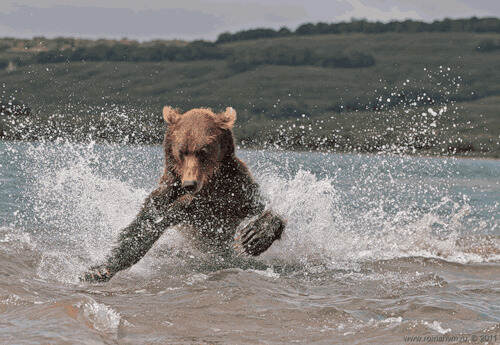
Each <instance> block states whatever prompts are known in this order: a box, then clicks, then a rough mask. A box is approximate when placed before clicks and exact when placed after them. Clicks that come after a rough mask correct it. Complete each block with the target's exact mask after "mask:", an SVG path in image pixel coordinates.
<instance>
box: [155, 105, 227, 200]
mask: <svg viewBox="0 0 500 345" xmlns="http://www.w3.org/2000/svg"><path fill="white" fill-rule="evenodd" d="M163 118H164V119H165V121H166V122H167V124H168V128H167V131H166V133H165V141H164V148H165V163H166V166H165V170H166V172H167V171H168V173H170V174H173V176H174V178H175V179H176V180H178V181H180V182H181V184H182V187H183V188H184V189H185V190H187V191H188V192H191V193H197V192H199V191H200V190H201V189H202V188H203V187H204V186H205V185H206V184H207V183H209V182H210V181H211V179H212V178H213V176H214V175H215V174H216V172H217V171H218V170H219V168H220V166H221V164H223V162H224V160H225V159H228V158H232V156H233V155H234V140H233V134H232V131H231V129H232V128H233V125H234V122H235V121H236V111H235V110H234V109H233V108H230V107H228V108H226V111H225V112H223V113H219V114H217V113H214V112H212V111H211V110H210V109H207V108H198V109H192V110H190V111H188V112H186V113H184V114H181V113H180V112H179V111H177V110H176V109H173V108H171V107H168V106H166V107H164V108H163Z"/></svg>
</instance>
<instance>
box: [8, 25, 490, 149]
mask: <svg viewBox="0 0 500 345" xmlns="http://www.w3.org/2000/svg"><path fill="white" fill-rule="evenodd" d="M443 22H446V21H443ZM451 22H452V23H455V22H456V23H463V24H464V25H465V23H467V22H469V23H482V24H481V25H483V26H480V25H479V24H477V25H476V26H470V27H471V28H473V29H467V30H465V29H464V30H457V29H450V30H448V32H439V31H443V30H433V31H436V32H416V31H415V32H414V31H411V30H410V32H403V33H401V32H392V31H398V30H399V29H398V30H388V31H390V32H382V33H379V34H376V35H374V34H371V33H361V32H351V33H333V34H325V33H321V34H311V35H309V34H307V35H306V34H303V35H298V34H297V31H299V29H300V27H299V29H297V30H296V31H295V32H291V31H290V30H285V29H283V30H280V31H274V30H273V31H274V32H275V33H276V32H278V33H279V34H273V35H274V36H272V37H271V38H259V37H261V36H259V35H261V34H262V32H266V31H265V30H264V31H260V29H259V30H255V31H252V30H248V31H249V32H247V33H246V34H245V35H246V36H245V35H241V37H250V36H251V35H253V38H259V39H246V38H244V39H243V38H241V39H231V40H229V39H228V40H226V41H225V42H227V43H221V42H219V43H217V44H214V43H210V42H199V41H198V42H191V43H187V42H179V41H172V42H168V41H155V42H144V43H138V42H134V41H128V40H121V41H105V40H100V41H86V40H75V39H62V38H59V39H55V40H47V39H44V38H37V39H33V40H15V39H0V47H3V46H7V48H5V49H3V50H2V49H0V62H1V61H7V62H8V63H7V65H5V64H4V67H3V68H2V67H0V69H1V70H0V80H1V83H0V85H1V86H2V87H3V89H2V96H1V98H2V99H0V101H2V102H3V103H8V101H9V100H12V99H13V98H15V101H20V102H21V103H24V104H26V105H28V106H29V107H30V108H31V113H32V115H26V114H25V115H22V114H20V115H15V114H11V115H8V116H7V115H3V116H0V135H2V136H3V137H4V138H10V139H29V140H36V139H41V138H46V139H55V138H57V137H60V136H67V137H70V138H71V139H73V140H88V139H96V140H103V141H125V142H146V143H158V142H160V141H161V139H162V134H163V129H164V125H163V120H162V118H161V107H162V106H163V105H165V104H169V105H172V106H174V107H179V108H181V109H184V110H186V109H190V108H193V107H199V106H207V107H212V108H214V109H215V110H222V109H224V108H225V107H226V106H228V105H231V106H233V107H235V108H236V110H237V112H238V118H239V120H238V122H237V127H236V129H235V132H236V135H237V137H238V139H239V143H240V145H244V146H255V147H262V146H266V145H270V146H271V147H281V148H289V149H322V150H334V151H342V152H345V151H349V152H352V151H358V152H379V151H384V152H402V153H415V154H451V155H453V154H460V155H473V156H488V157H497V158H498V157H500V145H499V141H500V116H499V115H500V114H499V112H500V84H499V83H498V80H500V75H499V74H500V72H499V71H500V50H495V49H490V50H488V51H484V50H482V49H480V48H478V47H483V46H485V45H484V42H493V43H494V44H496V43H495V42H499V41H500V34H498V33H496V32H494V31H495V30H496V29H494V28H495V26H494V25H493V24H492V25H491V26H485V25H486V24H485V23H497V22H498V20H497V19H487V20H486V19H484V20H483V19H468V20H459V21H451ZM353 23H356V24H355V25H354V24H352V25H354V26H356V25H359V21H356V22H353ZM402 23H405V22H402ZM446 23H449V22H446ZM456 23H455V24H456ZM344 24H346V23H344ZM347 24H349V23H347ZM372 24H376V23H372ZM389 24H390V23H389ZM389 24H384V25H389ZM455 24H454V25H455ZM335 25H337V24H335ZM391 25H393V24H391ZM429 25H431V24H429ZM457 25H458V24H457ZM314 27H321V25H320V24H315V25H314ZM393 27H396V26H394V25H393ZM451 27H455V26H453V25H452V26H451ZM460 27H466V26H460ZM481 27H482V28H483V29H484V30H483V29H481V30H482V31H491V32H475V31H481V30H480V29H478V28H481ZM492 28H493V29H492ZM486 29H487V30H486ZM303 30H304V29H301V30H300V32H303ZM363 30H364V29H363ZM412 30H414V29H412ZM352 31H355V30H352ZM424 31H425V30H424ZM427 31H429V30H427ZM459 31H474V32H459ZM267 32H268V33H269V31H267ZM280 32H281V33H280ZM342 32H343V31H342ZM221 36H222V35H221ZM219 39H220V37H219ZM28 43H29V44H28ZM486 46H487V45H486ZM25 48H26V49H25ZM93 51H94V52H95V54H94V55H92V54H90V52H93ZM173 51H176V52H177V53H175V54H173V55H172V53H171V52H173ZM50 54H52V55H50ZM78 54H80V55H78ZM85 54H86V55H85ZM61 56H62V57H63V58H61ZM91 56H93V58H90V57H91ZM51 59H55V60H51ZM49 61H52V62H49ZM56 61H60V62H56ZM9 62H10V65H9ZM7 66H9V67H7Z"/></svg>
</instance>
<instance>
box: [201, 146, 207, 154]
mask: <svg viewBox="0 0 500 345" xmlns="http://www.w3.org/2000/svg"><path fill="white" fill-rule="evenodd" d="M200 154H201V155H208V147H204V148H202V149H201V150H200Z"/></svg>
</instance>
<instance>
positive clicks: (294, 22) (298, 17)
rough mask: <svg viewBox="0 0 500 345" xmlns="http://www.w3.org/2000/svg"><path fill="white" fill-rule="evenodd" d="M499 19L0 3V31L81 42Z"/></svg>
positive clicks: (342, 3)
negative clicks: (356, 23)
mask: <svg viewBox="0 0 500 345" xmlns="http://www.w3.org/2000/svg"><path fill="white" fill-rule="evenodd" d="M472 16H477V17H500V3H499V2H497V1H493V0H480V1H475V2H473V3H471V2H469V1H464V0H444V1H439V2H436V1H429V0H424V1H421V2H418V3H413V2H410V1H396V0H334V1H329V2H325V1H319V0H312V1H309V2H307V3H304V2H302V1H298V0H288V1H286V0H276V1H274V2H273V3H272V4H269V3H268V2H266V1H264V0H253V1H245V0H233V1H224V0H183V1H179V0H173V1H166V2H165V1H160V0H150V1H146V2H143V3H137V2H134V1H131V0H122V1H117V0H108V1H104V2H103V1H97V0H88V1H82V0H66V1H64V0H44V1H35V0H18V1H15V2H14V1H8V2H5V3H1V4H0V36H2V37H15V38H31V37H35V36H45V37H47V38H53V37H59V36H65V37H77V38H86V39H98V38H104V39H120V38H124V37H127V38H129V39H136V40H141V41H144V40H153V39H167V40H170V39H180V40H194V39H206V40H214V39H215V38H216V37H217V35H218V34H220V33H222V32H225V31H230V32H234V31H239V30H245V29H250V28H256V27H269V28H274V29H277V28H280V27H282V26H286V27H288V28H290V29H295V28H296V27H297V26H299V25H300V24H303V23H307V22H320V21H323V22H340V21H349V20H351V19H352V18H356V19H366V20H370V21H382V22H388V21H391V20H405V19H413V20H421V21H426V22H429V21H433V20H441V19H444V18H469V17H472Z"/></svg>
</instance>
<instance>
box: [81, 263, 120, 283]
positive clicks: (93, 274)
mask: <svg viewBox="0 0 500 345" xmlns="http://www.w3.org/2000/svg"><path fill="white" fill-rule="evenodd" d="M111 277H113V274H111V272H110V271H109V269H107V268H106V267H103V266H94V267H91V268H90V270H89V271H88V272H86V273H84V274H83V275H82V276H81V277H80V281H85V282H107V281H108V280H110V279H111Z"/></svg>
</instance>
